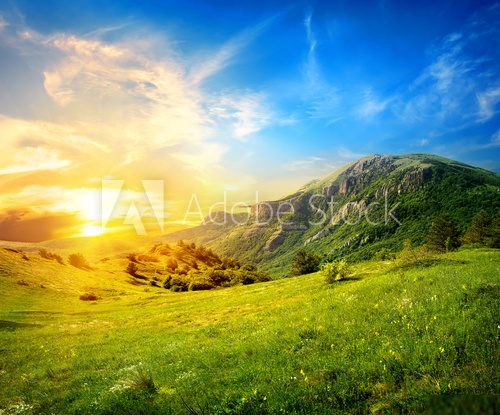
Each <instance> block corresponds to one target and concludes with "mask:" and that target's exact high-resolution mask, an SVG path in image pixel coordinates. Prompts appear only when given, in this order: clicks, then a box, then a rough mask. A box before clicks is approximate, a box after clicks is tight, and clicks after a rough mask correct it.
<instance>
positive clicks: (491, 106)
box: [476, 86, 500, 121]
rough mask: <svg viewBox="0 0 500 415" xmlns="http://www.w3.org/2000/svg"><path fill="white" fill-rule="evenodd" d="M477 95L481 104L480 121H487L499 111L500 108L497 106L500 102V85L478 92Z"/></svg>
mask: <svg viewBox="0 0 500 415" xmlns="http://www.w3.org/2000/svg"><path fill="white" fill-rule="evenodd" d="M476 97H477V103H478V105H479V111H478V117H479V121H487V120H489V119H490V118H492V117H493V116H494V115H495V114H497V113H498V111H499V109H498V108H497V106H498V103H499V102H500V86H497V87H493V88H490V89H487V90H485V91H481V92H478V93H477V94H476Z"/></svg>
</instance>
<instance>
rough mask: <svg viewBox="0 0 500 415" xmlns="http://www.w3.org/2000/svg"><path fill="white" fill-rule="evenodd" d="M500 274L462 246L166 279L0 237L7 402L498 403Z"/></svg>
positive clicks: (357, 407)
mask: <svg viewBox="0 0 500 415" xmlns="http://www.w3.org/2000/svg"><path fill="white" fill-rule="evenodd" d="M499 276H500V252H499V251H498V250H494V249H470V250H465V249H464V250H459V251H457V252H452V253H448V254H442V255H438V256H435V257H433V258H432V259H431V260H426V261H421V262H418V261H417V262H415V263H410V264H399V263H397V262H394V261H367V262H361V263H359V264H356V265H355V266H354V267H353V274H352V276H351V277H350V278H349V279H347V280H346V281H341V282H337V283H334V284H326V282H325V280H324V277H323V276H322V275H320V273H315V274H310V275H304V276H299V277H294V278H286V279H280V280H275V281H269V282H264V283H259V284H253V285H246V286H241V285H240V286H234V287H230V288H223V289H215V290H210V291H193V292H191V291H189V292H181V293H174V292H171V291H168V290H165V289H162V288H155V287H144V286H133V285H131V284H129V283H128V282H127V277H126V275H125V273H124V272H123V271H113V270H111V269H109V270H106V269H104V268H103V269H97V270H94V271H85V270H80V269H77V268H74V267H70V266H68V265H66V266H62V265H59V264H57V263H56V262H54V261H46V260H43V259H41V258H39V257H38V255H36V254H27V259H24V260H23V259H22V258H21V257H20V255H19V254H17V253H13V252H10V251H6V250H4V249H2V250H0V302H1V307H0V408H1V409H0V414H14V413H16V414H20V413H23V414H31V413H37V414H38V413H42V414H53V413H54V414H88V413H92V414H155V413H157V414H168V413H172V414H184V413H185V414H266V413H268V414H279V413H283V414H325V413H328V414H330V413H331V414H358V413H359V414H365V413H372V414H392V413H422V412H424V411H428V412H429V413H492V414H493V413H495V411H498V409H499V400H498V392H499V391H498V380H499V379H498V367H499V361H498V359H499V354H498V339H499V329H500V318H499V315H500V313H499V311H500V310H499V304H500V303H499V295H500V293H499V284H500V279H499ZM88 291H92V292H95V293H97V294H98V296H99V297H100V298H101V299H100V300H98V301H81V300H80V299H79V295H80V294H81V293H84V292H88ZM453 410H455V411H458V412H452V411H453ZM447 411H448V412H447ZM460 411H462V412H460Z"/></svg>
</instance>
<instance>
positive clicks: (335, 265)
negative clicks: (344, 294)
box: [321, 259, 350, 284]
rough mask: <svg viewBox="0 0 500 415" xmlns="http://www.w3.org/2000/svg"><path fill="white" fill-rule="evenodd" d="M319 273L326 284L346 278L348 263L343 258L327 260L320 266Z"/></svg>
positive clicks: (348, 271)
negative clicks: (333, 260)
mask: <svg viewBox="0 0 500 415" xmlns="http://www.w3.org/2000/svg"><path fill="white" fill-rule="evenodd" d="M321 273H322V274H323V276H324V277H325V281H326V282H327V283H328V284H332V283H334V282H336V281H342V280H344V279H346V278H347V277H348V276H349V274H350V269H349V264H348V263H347V261H346V260H345V259H341V260H340V261H335V262H327V263H326V264H323V265H322V266H321Z"/></svg>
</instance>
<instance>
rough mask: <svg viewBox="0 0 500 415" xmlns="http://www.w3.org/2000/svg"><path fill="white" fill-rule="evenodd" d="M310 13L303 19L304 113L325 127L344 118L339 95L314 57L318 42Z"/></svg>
mask: <svg viewBox="0 0 500 415" xmlns="http://www.w3.org/2000/svg"><path fill="white" fill-rule="evenodd" d="M312 17H313V15H312V11H308V12H307V13H306V14H305V17H304V21H303V24H304V27H305V31H306V37H307V42H308V51H307V59H306V61H305V63H304V69H303V71H304V76H305V79H306V90H305V93H304V100H305V106H306V109H305V113H306V115H307V116H308V117H309V118H310V119H315V120H323V121H325V123H326V124H327V125H331V124H334V123H336V122H337V121H339V120H341V119H342V118H344V113H343V112H342V111H341V109H340V106H341V95H340V93H339V90H338V88H337V87H336V86H334V85H332V84H330V83H329V82H327V81H326V80H325V79H324V77H323V75H322V73H321V68H320V65H319V63H318V59H317V56H316V50H317V46H318V41H317V39H316V35H315V33H314V30H313V27H312Z"/></svg>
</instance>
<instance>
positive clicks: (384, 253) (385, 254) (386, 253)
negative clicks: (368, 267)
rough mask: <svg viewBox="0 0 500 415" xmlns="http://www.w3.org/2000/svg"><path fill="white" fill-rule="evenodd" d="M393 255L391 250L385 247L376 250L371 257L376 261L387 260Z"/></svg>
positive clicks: (392, 257) (393, 256)
mask: <svg viewBox="0 0 500 415" xmlns="http://www.w3.org/2000/svg"><path fill="white" fill-rule="evenodd" d="M395 256H396V255H395V254H394V252H392V251H391V250H389V249H387V248H382V249H381V250H379V251H378V252H376V253H375V255H373V259H375V260H377V261H388V260H391V259H394V258H395Z"/></svg>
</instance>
